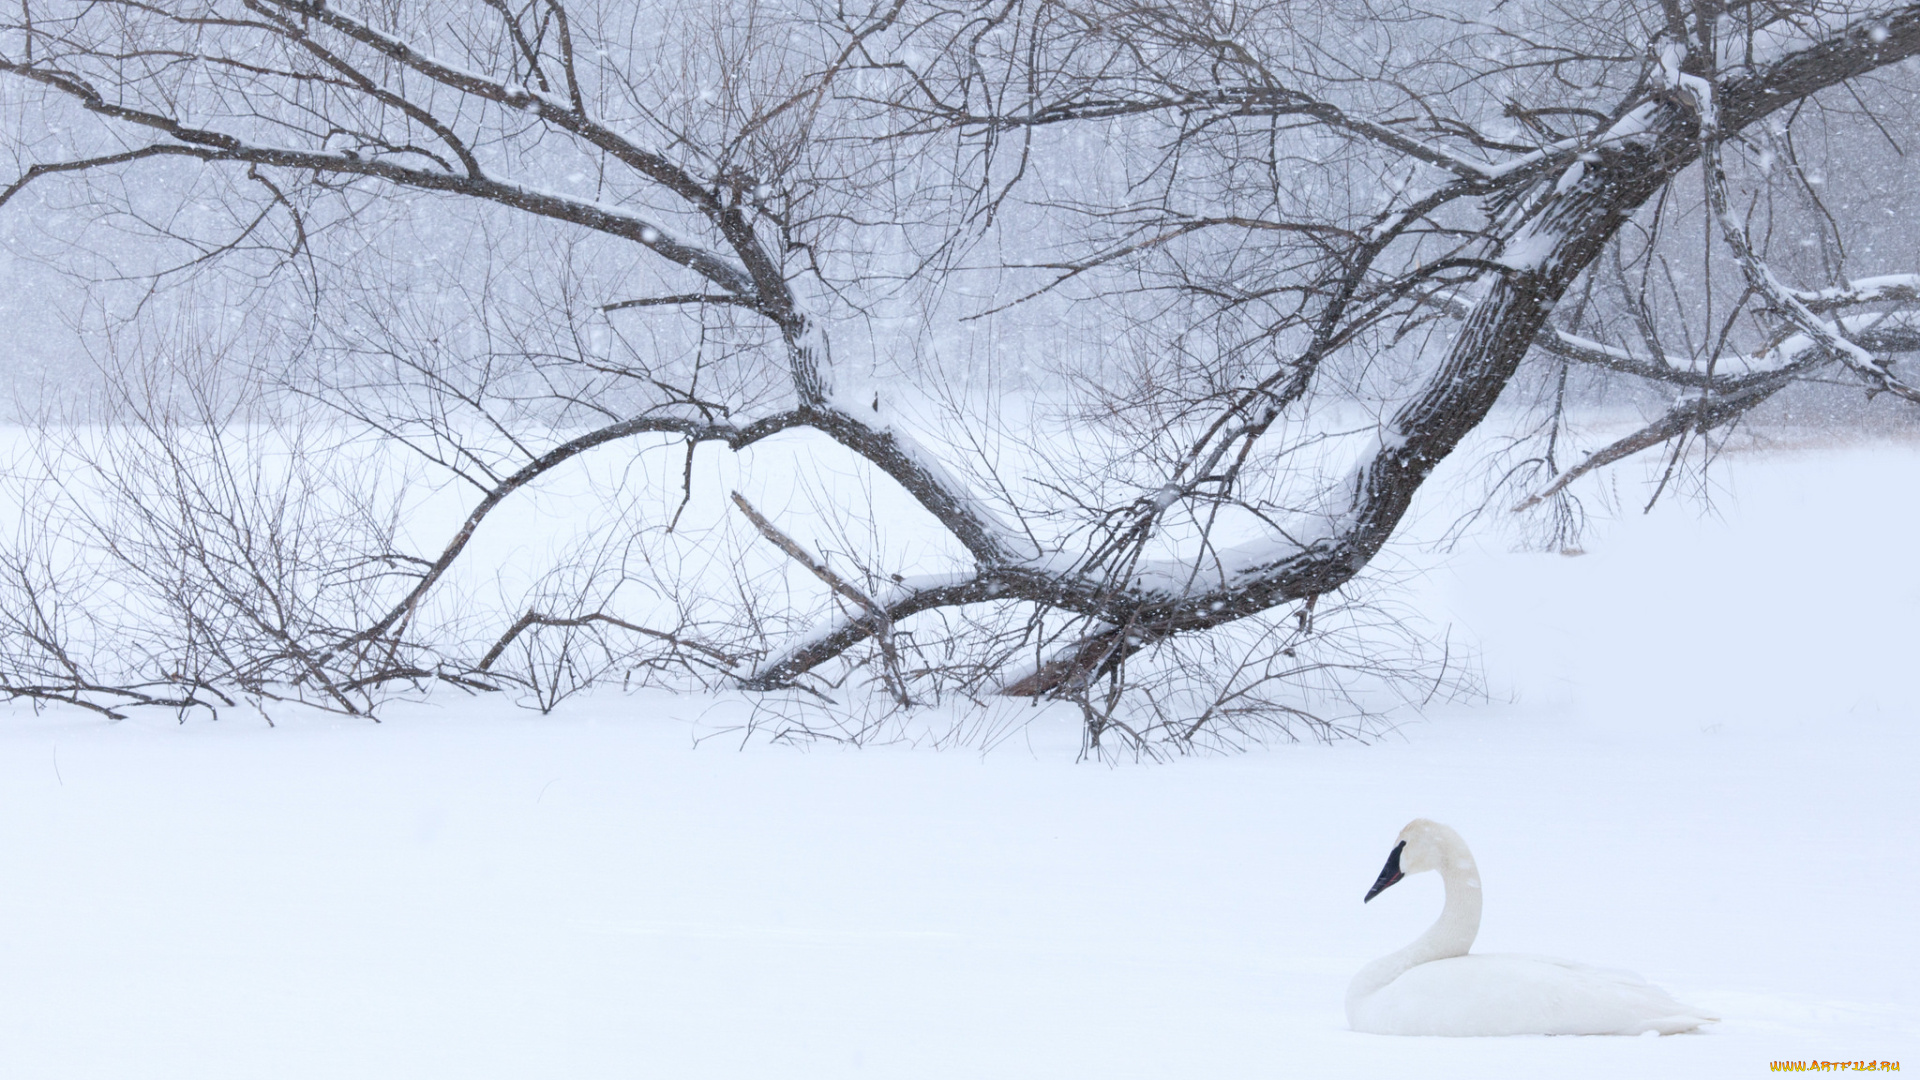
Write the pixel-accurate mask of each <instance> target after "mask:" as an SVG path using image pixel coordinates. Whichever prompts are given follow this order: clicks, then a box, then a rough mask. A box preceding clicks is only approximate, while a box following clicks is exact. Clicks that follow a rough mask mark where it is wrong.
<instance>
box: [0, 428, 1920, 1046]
mask: <svg viewBox="0 0 1920 1080" xmlns="http://www.w3.org/2000/svg"><path fill="white" fill-rule="evenodd" d="M1716 475H1718V476H1719V477H1720V478H1721V480H1722V481H1723V482H1724V484H1725V485H1726V486H1727V488H1728V490H1727V491H1724V492H1723V493H1722V495H1721V496H1720V499H1719V501H1718V503H1717V510H1716V513H1715V514H1703V513H1702V511H1701V510H1700V509H1699V508H1698V507H1697V506H1692V505H1686V504H1683V503H1668V504H1666V505H1663V506H1662V507H1661V508H1659V509H1658V510H1657V511H1656V512H1655V513H1654V514H1653V515H1651V516H1650V517H1640V516H1638V515H1637V514H1635V515H1632V516H1630V517H1627V518H1623V519H1622V520H1620V521H1617V522H1612V523H1601V524H1600V525H1599V526H1598V527H1597V528H1596V530H1595V532H1594V534H1593V535H1592V536H1591V537H1590V538H1589V539H1588V542H1587V549H1588V551H1589V554H1587V555H1586V556H1584V557H1581V558H1566V557H1561V556H1556V555H1533V554H1512V553H1509V552H1507V551H1505V550H1504V548H1503V547H1501V546H1500V545H1498V544H1494V543H1491V542H1490V543H1489V544H1488V545H1487V546H1486V547H1483V548H1479V549H1473V548H1468V549H1463V550H1460V551H1457V552H1455V553H1454V554H1452V555H1450V556H1441V555H1436V554H1427V553H1422V552H1420V551H1417V550H1413V549H1411V548H1409V547H1406V546H1403V547H1402V548H1401V549H1400V550H1399V553H1398V556H1397V558H1398V559H1399V560H1400V561H1402V562H1403V563H1410V564H1413V565H1415V566H1417V567H1421V568H1423V569H1422V570H1421V572H1420V573H1419V574H1418V575H1417V578H1416V582H1415V587H1416V588H1417V589H1418V590H1419V591H1420V593H1421V597H1422V600H1421V602H1422V603H1423V604H1425V605H1427V607H1428V609H1429V610H1431V611H1433V612H1434V613H1435V614H1436V616H1437V617H1439V618H1442V619H1444V620H1447V621H1450V622H1451V623H1452V625H1453V628H1454V634H1455V640H1458V641H1465V642H1468V643H1471V644H1472V646H1473V647H1474V648H1476V649H1477V650H1478V652H1479V655H1480V657H1481V661H1482V663H1483V665H1484V667H1485V671H1486V675H1487V678H1488V681H1489V684H1490V686H1491V687H1492V689H1493V697H1494V701H1493V703H1491V704H1479V705H1471V706H1469V705H1456V706H1449V707H1447V708H1445V709H1436V710H1433V711H1431V712H1430V713H1429V714H1428V715H1427V716H1426V717H1425V718H1424V719H1419V720H1413V719H1412V718H1409V722H1408V723H1406V724H1404V725H1403V726H1402V727H1401V728H1400V729H1399V730H1398V731H1397V732H1396V733H1395V734H1394V735H1393V736H1390V737H1388V738H1387V739H1385V740H1383V741H1381V742H1378V743H1376V744H1374V745H1369V746H1358V745H1351V744H1349V745H1340V746H1333V747H1327V746H1318V745H1303V746H1296V747H1277V748H1273V749H1270V750H1266V751H1262V752H1257V753H1253V754H1249V755H1246V756H1243V757H1237V758H1211V759H1200V760H1191V761H1182V762H1178V763H1175V764H1172V765H1165V766H1121V767H1107V766H1104V765H1097V764H1096V765H1084V764H1083V765H1075V764H1073V762H1072V758H1073V749H1074V745H1075V742H1074V735H1073V730H1072V726H1071V723H1070V722H1069V718H1068V717H1067V716H1066V715H1065V714H1064V713H1049V714H1046V715H1044V716H1042V717H1041V718H1039V719H1038V720H1036V721H1035V723H1034V724H1033V725H1032V726H1031V727H1030V728H1029V729H1028V730H1027V731H1026V732H1025V733H1024V734H1023V735H1022V736H1020V737H1017V738H1016V739H1014V740H1012V741H1011V742H1009V743H1007V744H1005V745H1003V746H1002V748H1001V749H999V750H997V751H995V752H993V753H991V754H988V755H986V756H984V757H982V756H980V755H978V754H974V753H970V752H952V753H936V752H931V751H927V750H918V749H911V748H906V747H880V748H870V749H866V750H860V751H843V750H837V749H830V748H814V749H812V750H795V749H792V748H783V747H770V746H765V745H757V744H756V745H749V746H747V747H745V748H744V749H736V746H737V741H722V740H719V739H710V740H708V741H705V742H702V743H700V744H699V745H697V746H696V745H695V741H696V736H697V735H698V734H700V733H701V732H711V731H713V730H716V729H719V728H724V727H726V726H727V725H728V724H730V723H733V722H735V721H736V720H737V717H738V714H739V712H740V710H741V708H742V706H741V704H740V703H739V702H737V701H731V700H725V699H721V700H714V699H701V700H689V699H673V698H668V697H663V696H632V697H629V696H621V695H617V694H609V695H601V696H599V697H595V698H589V699H581V700H575V701H573V702H570V703H568V704H567V705H566V706H563V708H562V709H561V711H560V712H559V713H558V714H556V715H555V716H553V717H548V718H542V717H539V716H538V715H537V714H533V713H528V712H522V711H518V710H515V709H512V708H511V707H508V706H507V705H506V704H505V703H503V702H500V701H497V700H475V699H467V698H462V697H459V696H457V695H450V694H443V695H438V696H436V697H435V698H434V699H433V700H432V701H430V702H428V703H426V704H418V705H410V706H405V707H397V708H394V709H392V710H390V712H389V714H388V718H387V722H386V723H384V724H382V725H378V726H375V725H371V724H366V723H357V722H346V721H341V720H337V719H334V718H328V717H283V718H281V721H282V722H281V726H280V727H279V728H277V729H272V730H269V729H268V728H267V727H266V726H265V725H264V724H263V723H260V722H259V721H258V720H256V719H253V718H250V717H247V716H244V715H242V714H240V713H235V714H233V715H231V716H229V717H228V718H227V719H225V720H222V721H220V722H218V723H210V722H207V721H205V720H203V719H195V720H192V721H191V722H189V723H187V724H186V725H184V726H176V725H174V724H173V723H172V722H171V721H170V720H169V719H168V718H166V717H160V716H147V717H141V718H137V719H134V720H129V721H126V722H122V723H118V724H113V723H106V722H102V721H100V720H98V719H96V718H93V717H91V716H88V715H83V714H80V713H77V712H76V713H61V712H47V713H44V714H40V715H37V716H36V715H35V713H34V712H33V711H32V710H31V709H29V708H27V707H25V706H14V707H11V708H10V709H9V710H8V711H7V712H5V713H4V722H3V723H0V1074H3V1075H5V1076H8V1077H23V1078H24V1077H114V1078H137V1077H192V1078H195V1080H208V1078H218V1077H248V1078H258V1077H273V1078H294V1077H329V1078H332V1077H356V1078H360V1077H409V1078H414V1077H461V1078H468V1077H513V1078H528V1077H569V1078H585V1077H663V1078H665V1077H676V1078H677V1077H779V1078H782V1080H788V1078H797V1077H901V1078H921V1077H965V1078H990V1077H1100V1078H1113V1077H1182V1078H1184V1077H1300V1076H1305V1077H1322V1076H1324V1077H1371V1076H1380V1077H1474V1078H1485V1077H1523V1076H1525V1077H1609V1078H1614V1077H1626V1076H1632V1077H1752V1076H1760V1075H1764V1074H1766V1073H1767V1072H1768V1062H1769V1061H1772V1060H1778V1059H1826V1060H1856V1059H1888V1060H1902V1061H1903V1063H1904V1064H1905V1065H1906V1067H1908V1068H1916V1069H1920V1025H1917V1024H1916V1015H1915V1011H1916V1006H1920V995H1916V992H1915V983H1916V975H1915V972H1916V969H1917V965H1920V949H1917V948H1916V943H1917V940H1916V939H1917V938H1920V931H1917V930H1916V927H1915V923H1916V920H1915V918H1914V912H1915V910H1916V903H1917V901H1916V899H1915V898H1916V896H1920V857H1917V856H1916V844H1915V836H1916V828H1915V827H1916V825H1920V813H1917V812H1916V811H1917V810H1920V799H1917V798H1916V796H1915V793H1914V777H1915V766H1916V762H1920V735H1916V730H1915V721H1916V719H1920V684H1916V681H1915V678H1914V671H1915V670H1916V663H1915V661H1916V658H1917V654H1920V630H1916V626H1920V618H1917V617H1920V563H1917V562H1916V560H1915V557H1914V554H1913V550H1912V548H1913V538H1914V537H1915V536H1916V535H1920V500H1917V499H1916V497H1915V496H1916V492H1917V491H1920V452H1917V451H1916V450H1914V449H1913V448H1911V447H1906V446H1901V445H1897V444H1886V445H1881V446H1877V447H1870V448H1854V449H1846V450H1821V451H1805V452H1799V453H1795V454H1791V455H1787V454H1778V455H1747V456H1742V457H1738V458H1734V459H1730V461H1729V463H1728V467H1727V468H1726V469H1725V470H1724V471H1721V472H1719V473H1717V474H1716ZM1624 483H1625V481H1624V480H1623V484H1624ZM1415 816H1428V817H1433V818H1436V819H1439V820H1441V821H1445V822H1447V823H1449V824H1452V825H1454V826H1455V827H1457V828H1458V829H1459V830H1460V831H1461V833H1462V834H1463V835H1464V836H1465V837H1466V839H1467V840H1468V842H1469V843H1471V844H1472V845H1473V848H1474V852H1475V854H1476V855H1477V857H1478V860H1479V863H1480V866H1481V868H1482V871H1483V876H1484V879H1485V882H1486V889H1487V907H1486V917H1485V922H1484V924H1483V929H1482V932H1481V936H1480V940H1479V944H1478V945H1477V946H1476V948H1477V949H1478V950H1481V951H1516V952H1535V953H1545V954H1550V955H1560V956H1565V957H1568V958H1571V959H1576V960H1581V961H1585V962H1589V963H1595V964H1603V965H1610V966H1620V967H1629V968H1633V969H1636V970H1638V971H1640V972H1641V973H1643V974H1644V975H1646V976H1647V977H1648V978H1649V979H1651V980H1653V981H1654V982H1656V983H1659V984H1661V985H1663V986H1665V987H1666V988H1667V989H1668V990H1670V991H1672V992H1673V993H1674V995H1675V996H1677V997H1679V998H1680V999H1681V1000H1683V1001H1687V1002H1691V1003H1694V1004H1697V1005H1700V1006H1703V1007H1705V1008H1708V1009H1710V1010H1712V1011H1714V1012H1717V1013H1719V1014H1720V1015H1722V1016H1724V1017H1725V1021H1724V1022H1723V1023H1722V1024H1720V1025H1718V1026H1717V1027H1716V1028H1715V1029H1713V1030H1712V1031H1711V1032H1709V1033H1706V1034H1700V1035H1683V1036H1674V1037H1670V1038H1637V1039H1617V1038H1557V1039H1556V1038H1514V1039H1465V1040H1442V1039H1404V1038H1389V1037H1379V1036H1365V1035H1358V1034H1354V1033H1352V1032H1349V1031H1347V1030H1346V1029H1345V1018H1344V1015H1343V1013H1342V996H1343V993H1344V990H1345V987H1346V984H1347V980H1348V979H1349V977H1351V975H1352V974H1353V972H1354V971H1355V970H1356V969H1358V968H1359V967H1360V966H1361V965H1362V964H1363V963H1365V962H1366V961H1368V960H1370V959H1372V958H1374V957H1376V956H1379V955H1382V954H1384V953H1386V952H1389V951H1391V950H1393V949H1396V948H1398V947H1399V946H1401V945H1402V944H1404V943H1405V942H1406V941H1407V940H1409V939H1411V938H1412V937H1413V936H1414V935H1415V934H1417V933H1418V932H1419V931H1420V930H1421V929H1423V928H1424V927H1425V926H1426V924H1427V923H1428V922H1429V921H1431V919H1432V918H1433V916H1434V915H1435V914H1436V913H1437V910H1438V907H1439V903H1440V898H1439V882H1438V881H1437V880H1434V879H1433V877H1432V875H1423V876H1421V877H1418V878H1414V879H1409V880H1408V881H1407V882H1405V883H1403V884H1402V885H1400V886H1398V887H1396V888H1394V889H1392V890H1390V891H1389V892H1387V893H1385V894H1383V895H1382V896H1381V897H1380V898H1379V899H1377V900H1375V901H1374V902H1373V903H1371V904H1367V905H1365V906H1363V905H1362V904H1361V902H1360V898H1361V895H1362V894H1363V893H1364V892H1365V891H1366V888H1367V886H1368V885H1369V884H1370V883H1371V882H1372V881H1373V879H1374V876H1375V874H1376V873H1378V871H1379V869H1380V865H1381V862H1382V860H1383V859H1384V858H1385V856H1386V854H1387V851H1388V849H1389V847H1390V846H1391V844H1392V840H1393V837H1394V835H1395V833H1396V832H1397V831H1398V830H1399V828H1400V827H1401V825H1403V824H1404V823H1405V822H1406V821H1407V820H1408V819H1409V818H1412V817H1415Z"/></svg>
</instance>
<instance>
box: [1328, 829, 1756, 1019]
mask: <svg viewBox="0 0 1920 1080" xmlns="http://www.w3.org/2000/svg"><path fill="white" fill-rule="evenodd" d="M1423 870H1438V871H1440V880H1441V881H1443V882H1445V883H1446V886H1447V903H1446V907H1445V908H1443V909H1442V910H1441V912H1440V919H1439V921H1437V922H1435V923H1434V924H1433V926H1432V927H1430V928H1429V929H1428V930H1427V932H1426V933H1424V934H1421V935H1420V937H1419V938H1418V939H1417V940H1415V941H1414V943H1413V944H1411V945H1409V946H1407V947H1406V948H1404V949H1401V950H1400V951H1399V952H1397V953H1394V954H1393V955H1391V956H1384V957H1381V958H1380V959H1378V960H1375V961H1374V962H1373V963H1371V964H1368V965H1367V966H1366V967H1364V968H1361V969H1360V974H1358V975H1355V976H1354V977H1353V983H1352V984H1351V985H1349V986H1348V987H1347V1024H1348V1026H1350V1027H1352V1028H1353V1030H1355V1031H1365V1032H1370V1033H1372V1034H1375V1035H1641V1034H1645V1033H1646V1032H1649V1031H1657V1032H1659V1033H1660V1034H1662V1035H1672V1034H1674V1033H1676V1032H1681V1031H1692V1030H1693V1029H1695V1028H1697V1027H1699V1026H1700V1025H1701V1024H1705V1023H1710V1022H1712V1021H1714V1020H1718V1019H1719V1017H1716V1016H1709V1015H1707V1014H1706V1013H1704V1012H1702V1011H1700V1010H1699V1009H1696V1008H1694V1007H1693V1006H1691V1005H1682V1004H1681V1003H1680V1002H1677V1001H1675V1000H1673V999H1672V998H1670V997H1668V996H1667V993H1666V991H1664V990H1662V989H1660V988H1659V987H1657V986H1652V985H1650V984H1648V983H1647V982H1646V981H1645V980H1644V979H1642V978H1640V977H1639V976H1638V975H1635V974H1633V973H1632V972H1630V971H1612V970H1608V969H1606V968H1595V967H1588V966H1586V965H1585V964H1574V963H1569V962H1568V961H1565V960H1552V959H1548V958H1546V957H1540V956H1515V955H1501V954H1486V953H1482V954H1479V955H1476V956H1469V955H1467V950H1468V949H1469V948H1472V947H1473V939H1474V937H1475V935H1477V934H1479V932H1480V870H1479V868H1478V867H1477V866H1475V865H1474V863H1473V853H1472V852H1470V851H1468V850H1467V845H1466V842H1465V841H1463V840H1461V839H1460V834H1459V833H1457V832H1454V831H1453V830H1452V829H1450V828H1448V827H1447V826H1445V825H1442V824H1440V823H1439V822H1435V821H1428V820H1426V819H1425V818H1421V819H1419V820H1416V821H1414V822H1412V823H1410V824H1409V825H1408V826H1407V827H1406V828H1404V829H1402V830H1400V842H1399V843H1398V844H1397V845H1395V846H1394V849H1393V854H1391V855H1388V856H1387V866H1386V869H1384V870H1382V871H1380V878H1379V880H1377V881H1375V882H1374V883H1373V888H1372V889H1369V890H1368V891H1367V899H1368V900H1371V899H1373V898H1374V897H1376V896H1378V895H1380V892H1381V890H1383V889H1385V888H1386V887H1387V886H1389V885H1392V884H1393V883H1394V882H1396V881H1399V880H1400V879H1401V878H1403V877H1405V876H1407V875H1408V874H1417V873H1420V872H1421V871H1423Z"/></svg>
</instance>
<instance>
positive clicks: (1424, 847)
mask: <svg viewBox="0 0 1920 1080" xmlns="http://www.w3.org/2000/svg"><path fill="white" fill-rule="evenodd" d="M1450 862H1451V863H1453V864H1454V865H1457V866H1460V867H1461V868H1462V869H1465V868H1466V867H1470V866H1472V865H1473V856H1472V855H1471V854H1469V853H1468V851H1467V844H1466V841H1464V840H1462V839H1460V834H1459V833H1457V832H1454V831H1453V830H1452V829H1450V828H1448V827H1447V826H1445V825H1442V824H1440V823H1439V822H1437V821H1428V820H1427V819H1426V818H1415V819H1413V820H1412V821H1409V822H1407V827H1406V828H1404V829H1401V830H1400V842H1399V843H1397V844H1395V845H1393V851H1392V853H1391V854H1389V855H1388V856H1387V865H1386V867H1385V868H1384V869H1382V870H1381V871H1380V876H1379V877H1378V878H1376V879H1375V880H1374V883H1373V888H1371V889H1368V890H1367V899H1368V900H1371V899H1373V898H1374V897H1376V896H1379V895H1380V894H1381V893H1382V892H1385V891H1386V889H1387V887H1388V886H1389V885H1392V884H1393V883H1394V882H1396V881H1399V880H1400V879H1401V878H1403V877H1406V876H1407V875H1408V874H1418V873H1421V872H1422V871H1425V870H1438V869H1440V868H1441V867H1442V866H1445V865H1447V864H1448V863H1450ZM1362 902H1363V903H1364V902H1365V901H1362Z"/></svg>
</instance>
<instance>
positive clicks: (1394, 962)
mask: <svg viewBox="0 0 1920 1080" xmlns="http://www.w3.org/2000/svg"><path fill="white" fill-rule="evenodd" d="M1440 880H1441V881H1442V882H1444V883H1445V884H1446V887H1447V902H1446V906H1445V907H1443V908H1441V909H1440V917H1439V918H1438V919H1436V920H1434V923H1433V925H1432V926H1429V927H1428V928H1427V932H1426V933H1424V934H1421V935H1420V936H1419V937H1417V938H1415V939H1414V941H1413V944H1411V945H1408V946H1407V947H1406V948H1404V949H1401V950H1400V951H1399V952H1396V953H1392V954H1390V955H1388V956H1383V957H1381V958H1380V959H1378V960H1375V961H1374V962H1373V963H1371V964H1368V965H1367V966H1366V967H1364V968H1361V969H1360V974H1358V975H1357V976H1355V977H1354V980H1353V985H1352V986H1350V987H1349V988H1348V989H1347V996H1348V998H1349V999H1352V998H1353V997H1355V996H1357V995H1365V994H1371V993H1373V992H1374V991H1375V990H1378V989H1380V988H1381V987H1383V986H1385V985H1387V984H1388V983H1390V982H1392V981H1393V980H1395V979H1397V978H1399V977H1400V975H1401V974H1402V973H1403V972H1405V971H1406V970H1407V969H1408V968H1411V967H1415V966H1417V965H1419V964H1424V963H1426V962H1428V961H1429V960H1444V959H1446V958H1447V957H1449V956H1465V955H1466V954H1467V950H1468V949H1471V948H1473V939H1474V938H1475V937H1478V936H1479V934H1480V868H1479V867H1478V866H1476V865H1474V862H1473V853H1472V852H1471V851H1468V850H1467V845H1466V844H1464V843H1460V842H1458V841H1454V842H1452V843H1445V844H1443V845H1442V858H1441V860H1440Z"/></svg>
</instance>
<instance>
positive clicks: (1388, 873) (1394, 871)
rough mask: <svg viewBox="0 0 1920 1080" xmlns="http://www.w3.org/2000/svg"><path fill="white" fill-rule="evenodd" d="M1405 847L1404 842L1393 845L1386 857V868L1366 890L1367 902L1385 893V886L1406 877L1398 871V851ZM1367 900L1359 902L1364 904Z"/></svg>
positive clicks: (1405, 843)
mask: <svg viewBox="0 0 1920 1080" xmlns="http://www.w3.org/2000/svg"><path fill="white" fill-rule="evenodd" d="M1406 846H1407V842H1406V841H1405V840H1402V841H1400V842H1399V843H1397V844H1395V845H1393V854H1391V855H1389V856H1387V865H1386V868H1385V869H1383V870H1381V871H1380V876H1379V877H1378V878H1376V879H1375V880H1374V882H1373V888H1371V889H1368V890H1367V900H1371V899H1373V898H1374V897H1376V896H1379V895H1380V894H1381V893H1383V892H1385V891H1387V886H1389V885H1391V884H1393V883H1394V882H1396V881H1399V880H1400V879H1401V878H1403V877H1406V876H1407V875H1406V874H1404V873H1401V871H1400V849H1401V848H1403V847H1406ZM1367 900H1362V901H1360V902H1361V903H1363V904H1364V903H1366V902H1367Z"/></svg>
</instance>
